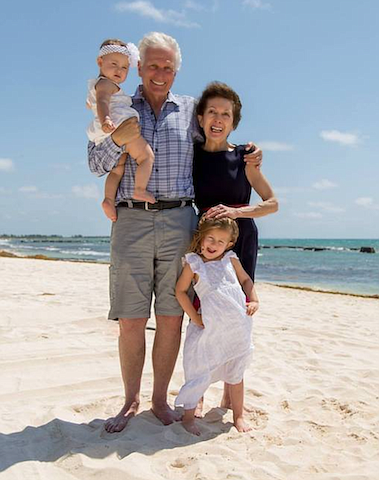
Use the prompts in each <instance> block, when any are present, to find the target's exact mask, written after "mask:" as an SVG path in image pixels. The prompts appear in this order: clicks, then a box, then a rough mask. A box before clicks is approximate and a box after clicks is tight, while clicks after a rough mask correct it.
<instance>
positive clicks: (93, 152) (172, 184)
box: [88, 87, 199, 203]
mask: <svg viewBox="0 0 379 480" xmlns="http://www.w3.org/2000/svg"><path fill="white" fill-rule="evenodd" d="M132 102H133V105H132V106H133V108H134V109H135V110H137V112H138V113H139V115H140V125H141V134H142V136H143V137H144V139H145V140H146V141H147V142H148V143H149V144H150V146H151V148H152V149H153V152H154V155H155V161H154V165H153V171H152V173H151V176H150V181H149V183H148V186H147V190H148V191H149V192H150V193H152V194H153V195H154V196H155V198H157V199H165V198H169V199H178V198H180V199H183V198H185V199H188V198H193V197H194V191H193V182H192V160H193V142H194V139H195V138H197V139H199V131H198V124H197V121H196V117H195V113H194V108H195V99H194V98H192V97H188V96H183V95H174V94H172V93H171V92H169V94H168V97H167V100H166V102H165V103H164V105H163V106H162V109H161V112H160V114H159V117H158V119H156V118H155V115H154V112H153V110H152V109H151V107H150V105H149V103H148V102H147V101H146V100H145V99H144V97H143V95H142V94H141V87H138V88H137V90H136V93H135V95H134V96H133V97H132ZM123 150H124V149H123V147H118V146H117V145H116V144H115V143H114V142H113V140H112V138H111V137H108V138H106V139H105V140H104V141H103V142H102V143H100V144H99V145H97V146H95V144H94V143H92V142H89V144H88V161H89V168H90V170H91V172H93V173H95V174H96V175H98V176H101V175H104V174H106V173H108V172H110V171H111V170H112V168H114V167H116V166H117V164H118V161H119V158H120V156H121V155H122V153H123ZM136 167H137V164H136V162H135V161H134V159H132V158H131V157H130V155H129V156H128V158H127V160H126V163H125V173H124V176H123V178H122V180H121V182H120V186H119V188H118V191H117V196H116V203H118V202H120V201H122V200H126V199H130V198H132V194H133V190H134V177H135V171H136Z"/></svg>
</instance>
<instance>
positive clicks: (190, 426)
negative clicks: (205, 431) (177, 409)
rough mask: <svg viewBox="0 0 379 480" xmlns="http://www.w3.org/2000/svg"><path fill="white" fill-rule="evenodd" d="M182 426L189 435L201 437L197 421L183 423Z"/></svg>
mask: <svg viewBox="0 0 379 480" xmlns="http://www.w3.org/2000/svg"><path fill="white" fill-rule="evenodd" d="M182 424H183V427H184V428H185V429H186V430H187V432H188V433H192V435H196V436H197V437H199V436H200V435H201V432H200V430H199V428H198V427H197V426H196V423H195V420H188V421H182Z"/></svg>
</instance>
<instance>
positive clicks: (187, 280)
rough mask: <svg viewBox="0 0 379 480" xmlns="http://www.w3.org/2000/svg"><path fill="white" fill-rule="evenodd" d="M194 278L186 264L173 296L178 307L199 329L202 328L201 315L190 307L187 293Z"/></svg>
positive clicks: (190, 303)
mask: <svg viewBox="0 0 379 480" xmlns="http://www.w3.org/2000/svg"><path fill="white" fill-rule="evenodd" d="M194 277H195V274H194V273H193V271H192V270H191V267H190V266H189V265H188V263H186V265H185V266H184V268H183V271H182V273H181V275H180V277H179V279H178V281H177V283H176V288H175V294H176V298H177V300H178V302H179V304H180V306H181V307H182V309H183V310H184V311H185V312H186V314H187V315H188V316H189V317H190V319H191V321H192V322H193V323H195V324H196V325H198V326H199V327H204V325H203V322H202V319H201V315H199V314H198V313H197V312H196V310H195V307H194V306H193V305H192V302H191V299H190V298H189V296H188V293H187V292H188V289H189V288H190V286H191V283H192V280H193V278H194Z"/></svg>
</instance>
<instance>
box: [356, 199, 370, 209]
mask: <svg viewBox="0 0 379 480" xmlns="http://www.w3.org/2000/svg"><path fill="white" fill-rule="evenodd" d="M355 203H356V204H357V205H359V206H360V207H371V206H372V205H373V204H374V200H373V199H372V198H370V197H360V198H357V199H356V200H355Z"/></svg>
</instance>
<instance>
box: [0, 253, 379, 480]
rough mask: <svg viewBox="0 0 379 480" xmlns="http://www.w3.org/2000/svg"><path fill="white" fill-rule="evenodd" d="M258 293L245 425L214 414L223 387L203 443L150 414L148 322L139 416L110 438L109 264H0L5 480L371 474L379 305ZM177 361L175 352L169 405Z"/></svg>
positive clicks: (117, 400) (112, 347)
mask: <svg viewBox="0 0 379 480" xmlns="http://www.w3.org/2000/svg"><path fill="white" fill-rule="evenodd" d="M257 292H258V295H259V297H260V301H261V308H260V311H259V313H258V314H257V315H256V316H255V317H254V344H255V352H254V360H253V362H252V364H251V365H250V367H249V369H248V371H247V372H246V377H245V387H246V410H247V412H246V419H247V421H248V422H249V423H250V424H251V426H252V430H251V432H248V433H245V434H239V433H238V432H237V431H236V429H235V428H234V427H233V425H232V415H231V412H230V411H226V410H223V409H221V408H218V404H219V401H220V398H221V392H222V384H221V383H219V384H215V385H213V386H212V387H211V388H210V389H209V390H208V391H207V393H206V397H205V413H206V414H205V417H204V419H203V420H200V421H199V425H200V429H201V432H202V435H201V436H200V437H194V436H192V435H190V434H188V433H187V432H185V430H184V429H183V428H182V426H181V424H180V423H176V424H173V425H170V426H166V427H164V426H163V425H161V424H160V422H159V421H158V420H157V419H156V418H155V417H154V415H153V414H152V413H151V411H150V405H151V404H150V394H151V388H152V367H151V359H150V352H151V346H152V341H153V338H154V330H153V329H154V319H153V318H152V319H151V320H150V321H149V327H148V330H147V348H148V355H147V359H146V364H145V370H144V376H143V384H142V392H141V393H142V405H141V410H140V414H139V415H138V416H137V417H136V418H134V419H132V420H131V422H130V424H129V425H128V427H127V428H126V429H125V430H124V431H123V432H121V433H118V434H108V433H107V432H105V430H104V420H105V419H106V418H107V417H109V416H112V415H114V414H116V413H117V412H118V410H119V408H120V407H121V405H122V402H123V396H122V384H121V378H120V370H119V363H118V352H117V336H118V327H117V324H116V323H113V322H110V321H108V320H107V319H106V315H107V310H108V266H107V265H105V264H86V263H74V262H61V261H55V262H52V261H44V260H34V259H20V258H0V331H1V337H0V351H1V357H0V372H1V390H0V432H1V433H0V477H1V478H2V479H3V478H4V479H6V480H11V479H12V480H13V479H15V480H16V479H17V480H18V479H23V480H24V479H28V480H31V479H49V480H52V479H54V480H69V479H71V480H72V479H96V480H102V479H104V480H105V479H107V480H108V479H110V478H111V479H112V480H118V479H127V480H163V479H169V480H179V479H182V480H193V479H196V480H216V479H217V480H226V479H228V480H237V479H246V480H252V479H257V480H274V479H275V480H308V479H320V480H340V479H341V480H342V479H343V480H345V479H346V480H347V479H348V480H368V479H370V480H376V479H377V478H378V472H379V338H378V337H379V335H378V319H379V300H378V299H371V298H359V297H353V296H349V295H331V294H327V293H315V292H307V291H301V290H297V289H286V288H280V287H277V286H273V285H268V284H262V283H258V284H257ZM186 323H187V320H185V322H184V325H183V332H184V331H185V327H186ZM181 364H182V359H181V354H180V356H179V359H178V362H177V366H176V370H175V373H174V376H173V379H172V382H171V385H170V390H169V402H170V404H171V405H173V403H174V399H175V396H176V394H177V392H178V390H179V388H180V386H181V384H182V381H183V370H182V365H181Z"/></svg>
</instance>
